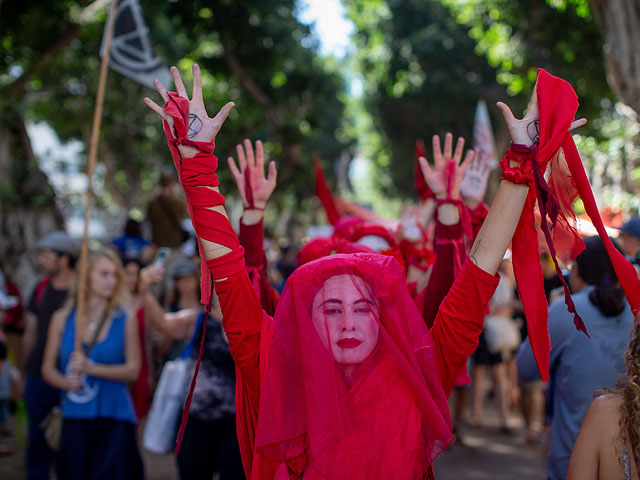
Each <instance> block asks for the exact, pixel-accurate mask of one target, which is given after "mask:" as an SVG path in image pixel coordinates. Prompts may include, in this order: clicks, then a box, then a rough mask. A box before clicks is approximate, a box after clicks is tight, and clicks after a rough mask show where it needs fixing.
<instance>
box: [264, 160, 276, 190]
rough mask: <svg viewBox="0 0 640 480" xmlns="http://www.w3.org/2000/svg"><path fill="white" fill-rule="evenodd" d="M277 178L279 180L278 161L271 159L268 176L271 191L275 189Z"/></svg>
mask: <svg viewBox="0 0 640 480" xmlns="http://www.w3.org/2000/svg"><path fill="white" fill-rule="evenodd" d="M277 180H278V170H277V169H276V162H274V161H273V160H271V161H270V162H269V174H268V176H267V182H268V183H269V186H270V188H271V191H273V189H274V188H276V182H277Z"/></svg>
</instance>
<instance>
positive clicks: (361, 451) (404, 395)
mask: <svg viewBox="0 0 640 480" xmlns="http://www.w3.org/2000/svg"><path fill="white" fill-rule="evenodd" d="M172 75H173V79H174V82H175V84H176V89H177V94H176V93H168V92H167V91H166V89H165V88H164V87H163V86H162V85H161V84H160V83H159V82H156V88H157V89H158V91H159V93H160V94H161V96H162V98H163V100H164V101H165V102H166V105H165V108H164V109H163V108H161V107H159V106H158V105H156V104H155V103H154V102H152V101H151V100H149V99H145V101H146V102H147V104H148V105H149V107H150V108H152V109H153V110H154V111H155V112H156V113H158V115H160V116H161V117H162V118H163V119H164V120H165V123H164V125H165V132H166V133H167V138H168V141H169V146H170V149H171V151H172V155H173V158H174V161H175V163H176V168H177V170H178V174H179V176H180V181H181V184H182V186H183V188H184V190H185V196H186V198H187V202H188V205H189V209H190V213H191V218H192V220H193V223H194V227H195V229H196V233H197V234H198V237H199V243H200V253H201V255H202V256H203V257H204V258H205V259H206V263H205V262H203V265H204V267H203V269H204V274H205V275H204V276H205V278H204V281H203V282H202V283H203V303H205V305H206V304H208V303H209V296H210V292H211V289H210V283H208V280H209V279H210V278H212V279H213V280H214V284H215V289H216V292H217V294H218V297H219V299H220V304H221V308H222V311H223V317H224V318H223V324H224V328H225V332H226V334H227V336H228V339H229V345H230V349H231V353H232V355H233V357H234V361H235V362H236V368H237V398H236V404H237V418H238V438H239V442H240V448H241V452H242V456H243V464H244V468H245V472H246V474H247V477H248V478H252V479H272V478H276V479H287V478H294V479H295V478H305V479H323V478H330V479H354V478H356V479H360V478H361V479H370V478H407V479H421V478H432V477H433V472H432V469H431V464H432V462H433V460H434V459H435V457H436V456H437V455H438V454H439V453H440V452H442V451H443V450H444V449H445V448H446V447H447V445H449V444H450V443H451V441H452V435H451V421H450V418H449V413H448V409H447V403H446V398H447V396H448V394H449V393H450V391H451V388H452V386H453V382H454V379H455V378H456V376H457V374H458V373H459V372H460V370H461V368H462V367H463V365H464V363H465V362H466V359H467V357H468V355H469V354H471V352H473V350H474V349H475V347H476V344H477V340H478V336H479V334H480V332H481V330H482V327H483V319H484V313H485V308H486V305H487V303H488V301H489V299H490V298H491V296H492V294H493V291H494V289H495V287H496V285H497V283H498V279H497V277H496V276H495V273H496V270H497V267H498V265H499V263H500V261H501V260H502V258H503V254H504V252H505V251H506V248H507V246H508V245H509V243H510V241H511V238H512V236H513V232H514V230H515V228H516V225H517V224H518V219H519V218H520V214H521V211H522V206H523V205H524V203H525V200H526V198H527V192H528V186H527V185H516V184H514V183H511V182H509V181H503V182H502V184H501V186H500V189H499V190H498V193H497V195H496V198H495V200H494V204H493V207H492V209H491V211H490V212H489V215H488V216H487V219H486V220H485V222H484V225H483V227H482V228H481V230H480V232H479V233H478V235H477V237H476V240H475V243H474V245H473V247H472V249H471V254H470V260H468V261H467V262H466V263H465V265H464V267H463V269H462V272H461V273H460V275H459V276H458V278H457V279H456V281H455V283H454V285H453V287H452V289H451V291H450V292H449V293H448V295H447V296H446V298H445V299H444V301H443V302H442V304H441V305H440V308H439V310H438V313H437V316H436V319H435V322H434V325H433V327H432V328H431V329H429V328H428V327H427V326H426V325H425V322H424V321H423V319H422V317H421V316H420V314H419V313H418V310H417V308H416V306H415V303H414V302H413V300H412V299H411V297H410V295H409V292H408V290H407V286H406V282H405V279H404V275H403V273H402V269H401V267H400V265H399V263H398V262H397V260H395V259H394V258H392V257H387V256H380V255H377V254H372V253H360V254H351V255H334V256H332V257H328V258H323V259H319V260H316V261H313V262H310V263H308V264H306V265H305V266H303V267H301V268H300V269H298V270H297V271H296V272H295V273H294V274H293V275H292V276H291V277H290V279H289V281H288V282H287V285H286V286H285V289H284V291H283V295H282V297H281V299H280V301H279V303H278V306H277V309H276V311H275V315H274V316H273V317H271V316H269V315H267V314H266V313H265V312H263V310H262V308H261V306H260V302H259V300H258V299H257V297H256V294H255V290H254V288H253V285H252V283H251V281H250V279H249V277H248V275H247V271H246V268H245V264H244V257H243V254H242V253H243V250H242V247H241V246H240V244H239V242H238V239H237V237H236V235H235V233H234V231H233V229H232V228H231V225H230V223H229V221H228V218H227V216H226V213H225V210H224V197H223V196H222V195H221V194H220V192H219V190H218V185H219V182H218V179H217V176H216V174H215V170H216V167H217V158H216V157H215V156H214V155H213V147H214V145H213V139H214V137H215V136H216V134H217V133H218V131H219V130H220V128H221V126H222V123H223V122H224V120H225V119H226V118H227V116H228V113H229V111H230V110H231V108H232V107H233V104H232V103H229V104H227V105H225V106H224V107H223V108H222V110H221V111H220V112H219V113H218V114H217V115H216V116H215V117H213V118H209V117H208V116H207V114H206V111H205V109H204V104H203V99H202V86H201V80H200V70H199V68H198V66H197V65H194V66H193V79H194V90H193V97H192V99H191V100H190V101H189V100H188V98H187V93H186V89H185V87H184V84H183V82H182V79H181V78H180V75H179V73H178V71H177V69H176V68H175V67H174V68H172ZM534 98H535V93H534ZM504 108H506V106H504ZM532 110H533V109H532ZM509 113H510V112H509ZM536 115H537V110H534V111H530V112H528V113H527V115H526V116H525V118H524V119H522V120H516V119H515V118H514V117H513V116H512V115H509V116H506V115H505V117H506V118H507V120H508V123H509V129H510V132H511V134H512V138H513V140H514V142H515V143H522V144H527V145H530V144H531V140H530V139H529V136H528V135H527V124H528V123H530V122H531V121H534V120H536V118H535V116H536ZM196 119H197V121H196ZM523 163H524V161H522V160H521V163H518V162H516V161H514V162H512V164H511V167H512V168H523ZM187 408H188V405H187Z"/></svg>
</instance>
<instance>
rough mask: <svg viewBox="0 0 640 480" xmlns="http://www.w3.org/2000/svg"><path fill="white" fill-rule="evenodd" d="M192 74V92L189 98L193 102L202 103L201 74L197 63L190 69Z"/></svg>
mask: <svg viewBox="0 0 640 480" xmlns="http://www.w3.org/2000/svg"><path fill="white" fill-rule="evenodd" d="M191 72H192V74H193V92H192V93H191V97H192V99H193V100H198V101H202V74H201V73H200V66H199V65H198V64H197V63H194V64H193V67H191Z"/></svg>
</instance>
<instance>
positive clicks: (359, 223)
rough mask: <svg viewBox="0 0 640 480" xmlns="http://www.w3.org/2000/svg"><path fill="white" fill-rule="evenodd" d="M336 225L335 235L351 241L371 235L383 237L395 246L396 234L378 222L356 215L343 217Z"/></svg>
mask: <svg viewBox="0 0 640 480" xmlns="http://www.w3.org/2000/svg"><path fill="white" fill-rule="evenodd" d="M334 227H335V231H334V235H335V236H338V237H340V238H344V239H345V240H347V241H349V242H357V241H358V240H360V239H362V238H363V237H367V236H370V235H371V236H375V237H380V238H382V239H383V240H384V241H386V242H387V243H388V244H389V246H390V247H393V246H394V245H395V243H396V242H395V238H394V235H393V234H392V233H391V232H390V231H389V230H388V229H387V228H386V227H384V226H382V225H378V224H376V223H371V222H365V221H363V220H362V219H360V218H359V217H356V216H355V215H350V216H348V217H342V218H341V219H340V220H338V221H337V222H336V224H335V225H334Z"/></svg>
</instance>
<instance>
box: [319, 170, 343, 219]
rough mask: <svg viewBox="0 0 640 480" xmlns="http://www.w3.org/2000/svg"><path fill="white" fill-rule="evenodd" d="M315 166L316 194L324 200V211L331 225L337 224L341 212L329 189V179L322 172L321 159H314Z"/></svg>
mask: <svg viewBox="0 0 640 480" xmlns="http://www.w3.org/2000/svg"><path fill="white" fill-rule="evenodd" d="M313 168H314V169H315V172H316V196H317V197H318V198H319V199H320V202H322V206H323V207H324V211H325V212H326V213H327V220H329V223H330V224H331V225H335V224H336V222H337V221H338V220H339V219H340V213H338V208H337V207H336V203H335V200H334V199H333V195H332V193H331V190H329V187H328V186H327V180H326V179H325V177H324V173H323V172H322V165H321V164H320V160H318V159H317V158H314V159H313Z"/></svg>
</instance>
